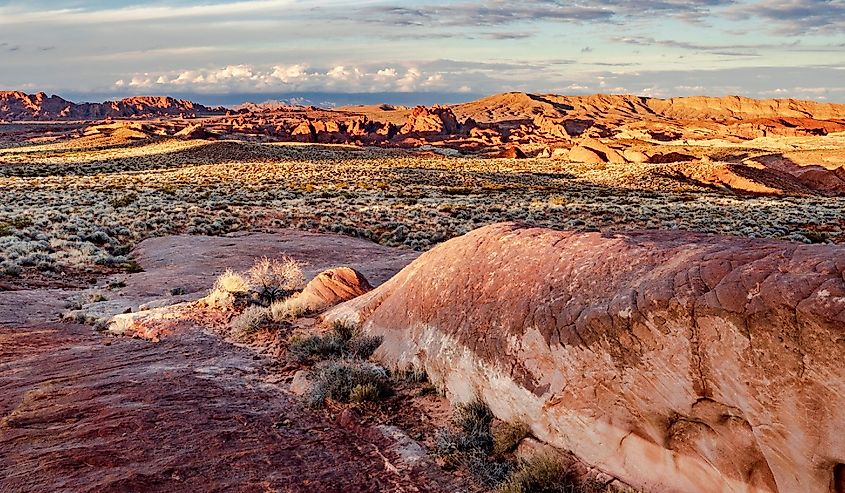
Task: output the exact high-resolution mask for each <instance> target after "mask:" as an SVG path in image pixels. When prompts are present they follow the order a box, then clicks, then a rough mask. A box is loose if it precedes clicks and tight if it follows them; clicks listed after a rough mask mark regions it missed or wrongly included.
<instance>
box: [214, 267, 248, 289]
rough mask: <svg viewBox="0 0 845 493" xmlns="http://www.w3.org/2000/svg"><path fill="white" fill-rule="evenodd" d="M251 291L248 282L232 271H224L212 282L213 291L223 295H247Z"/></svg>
mask: <svg viewBox="0 0 845 493" xmlns="http://www.w3.org/2000/svg"><path fill="white" fill-rule="evenodd" d="M250 289H252V286H251V285H250V284H249V281H247V279H246V278H245V277H244V276H243V275H241V274H238V273H237V272H235V271H233V270H232V269H226V271H225V272H223V273H222V274H220V276H218V277H217V280H216V281H214V287H213V288H212V290H213V291H222V292H224V293H232V294H234V293H248V292H249V291H250Z"/></svg>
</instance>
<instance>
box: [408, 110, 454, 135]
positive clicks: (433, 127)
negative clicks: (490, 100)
mask: <svg viewBox="0 0 845 493" xmlns="http://www.w3.org/2000/svg"><path fill="white" fill-rule="evenodd" d="M460 130H461V126H460V124H459V123H458V119H457V118H456V117H455V114H454V113H453V112H452V110H451V109H449V108H445V107H443V106H434V107H432V108H426V107H424V106H417V107H416V108H414V111H413V112H412V113H411V115H410V116H409V117H408V121H407V123H405V125H404V126H403V127H402V129H401V130H400V132H401V133H403V134H411V133H415V134H438V135H454V134H457V133H459V132H460Z"/></svg>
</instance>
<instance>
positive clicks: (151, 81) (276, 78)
mask: <svg viewBox="0 0 845 493" xmlns="http://www.w3.org/2000/svg"><path fill="white" fill-rule="evenodd" d="M382 67H383V66H382ZM126 79H129V82H128V83H127V82H126ZM127 85H128V86H130V87H133V88H137V89H152V90H155V91H157V92H161V93H165V92H167V91H171V90H173V91H179V92H184V91H190V92H194V91H195V92H205V93H224V92H233V91H238V92H241V91H242V92H251V91H271V90H274V91H303V90H308V91H320V90H325V89H340V90H343V92H394V91H397V92H412V91H431V90H446V89H450V88H451V87H458V84H457V83H454V84H453V83H452V82H451V81H449V80H447V78H446V77H445V76H444V74H443V73H440V72H424V71H422V70H420V69H419V68H416V67H410V68H403V67H383V68H369V67H363V66H349V65H337V66H334V67H331V68H329V69H323V70H318V69H309V68H308V66H306V65H305V64H292V65H274V66H272V67H267V68H264V67H256V66H252V65H246V64H240V65H228V66H226V67H222V68H218V69H187V70H180V71H172V72H166V73H155V74H149V73H144V74H133V75H132V76H131V78H130V77H124V78H123V79H120V80H118V81H116V82H115V83H114V88H116V89H119V88H124V87H126V86H127ZM459 90H463V91H465V92H469V87H468V86H464V87H462V88H461V89H459Z"/></svg>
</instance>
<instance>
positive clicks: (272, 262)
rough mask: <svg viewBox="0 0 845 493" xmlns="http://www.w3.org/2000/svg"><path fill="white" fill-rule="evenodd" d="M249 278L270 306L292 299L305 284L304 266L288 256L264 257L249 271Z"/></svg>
mask: <svg viewBox="0 0 845 493" xmlns="http://www.w3.org/2000/svg"><path fill="white" fill-rule="evenodd" d="M247 276H248V277H249V280H250V282H251V283H252V285H254V286H256V287H257V288H258V294H259V296H260V297H261V299H262V300H264V301H265V302H266V303H267V304H268V305H270V304H272V303H273V302H275V301H277V300H281V299H284V298H288V297H290V296H291V295H292V294H293V293H294V292H296V290H298V289H301V288H302V286H303V285H304V284H305V275H304V274H303V273H302V264H301V263H300V262H297V261H296V260H294V259H292V258H290V257H288V256H284V257H282V258H278V259H270V258H267V257H263V258H261V259H260V260H258V261H257V262H256V263H255V265H253V266H252V267H251V268H250V269H249V271H248V272H247Z"/></svg>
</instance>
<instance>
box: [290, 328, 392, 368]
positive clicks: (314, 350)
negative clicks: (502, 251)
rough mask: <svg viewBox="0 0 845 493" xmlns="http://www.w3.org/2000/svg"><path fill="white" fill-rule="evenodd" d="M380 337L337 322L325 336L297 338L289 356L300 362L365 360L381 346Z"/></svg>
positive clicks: (293, 342) (291, 342)
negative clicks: (336, 359) (339, 359)
mask: <svg viewBox="0 0 845 493" xmlns="http://www.w3.org/2000/svg"><path fill="white" fill-rule="evenodd" d="M381 343H382V338H381V337H380V336H367V335H363V334H361V332H360V329H359V328H358V327H356V326H354V325H349V324H346V323H339V322H335V323H334V324H332V326H331V328H330V329H329V330H328V331H327V332H326V333H324V334H319V335H312V336H307V337H299V336H295V337H294V338H293V339H291V341H290V342H289V344H288V354H289V355H290V356H291V357H292V358H293V359H295V360H296V361H299V362H306V361H319V360H325V359H332V358H351V359H361V360H365V359H367V358H369V357H370V356H371V355H372V354H373V352H374V351H375V350H376V349H377V348H378V347H379V346H380V345H381Z"/></svg>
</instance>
